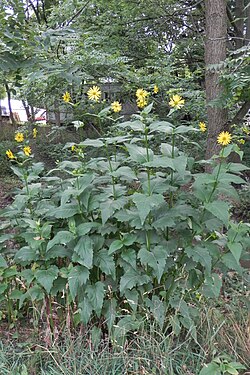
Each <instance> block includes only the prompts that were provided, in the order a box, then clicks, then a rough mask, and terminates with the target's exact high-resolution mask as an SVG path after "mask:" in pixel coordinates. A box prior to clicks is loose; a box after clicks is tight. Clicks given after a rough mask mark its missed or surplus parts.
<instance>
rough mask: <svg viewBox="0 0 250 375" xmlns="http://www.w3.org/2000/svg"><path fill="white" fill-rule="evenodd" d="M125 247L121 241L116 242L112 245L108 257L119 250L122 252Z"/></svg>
mask: <svg viewBox="0 0 250 375" xmlns="http://www.w3.org/2000/svg"><path fill="white" fill-rule="evenodd" d="M123 246H124V244H123V242H122V241H121V240H115V241H113V242H112V243H111V245H110V247H109V250H108V255H111V254H114V253H115V252H116V251H117V250H120V249H121V248H122V247H123Z"/></svg>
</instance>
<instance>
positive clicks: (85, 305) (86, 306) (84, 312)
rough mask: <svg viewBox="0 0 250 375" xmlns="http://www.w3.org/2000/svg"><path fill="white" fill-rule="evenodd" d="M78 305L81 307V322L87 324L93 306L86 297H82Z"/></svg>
mask: <svg viewBox="0 0 250 375" xmlns="http://www.w3.org/2000/svg"><path fill="white" fill-rule="evenodd" d="M79 307H80V309H81V312H80V316H81V321H82V322H83V324H88V322H89V319H90V317H91V314H92V311H93V306H92V304H91V302H90V300H89V299H88V297H84V299H83V301H82V302H80V303H79Z"/></svg>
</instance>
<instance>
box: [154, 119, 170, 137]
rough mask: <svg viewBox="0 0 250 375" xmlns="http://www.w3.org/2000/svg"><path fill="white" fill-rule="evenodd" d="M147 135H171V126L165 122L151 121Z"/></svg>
mask: <svg viewBox="0 0 250 375" xmlns="http://www.w3.org/2000/svg"><path fill="white" fill-rule="evenodd" d="M149 130H150V131H149V133H153V132H155V131H156V132H158V133H164V134H172V131H173V125H172V124H171V123H170V122H167V121H153V122H152V123H151V124H150V126H149Z"/></svg>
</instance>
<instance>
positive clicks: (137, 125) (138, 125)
mask: <svg viewBox="0 0 250 375" xmlns="http://www.w3.org/2000/svg"><path fill="white" fill-rule="evenodd" d="M117 126H118V127H119V128H123V129H127V128H130V129H132V130H134V131H141V132H144V131H145V128H146V126H145V125H144V124H143V122H141V121H140V120H135V121H125V122H122V123H120V124H118V125H117Z"/></svg>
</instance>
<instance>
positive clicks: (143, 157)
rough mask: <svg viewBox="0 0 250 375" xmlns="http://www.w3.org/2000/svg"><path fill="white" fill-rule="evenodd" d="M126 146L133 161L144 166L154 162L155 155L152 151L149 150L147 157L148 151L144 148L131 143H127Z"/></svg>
mask: <svg viewBox="0 0 250 375" xmlns="http://www.w3.org/2000/svg"><path fill="white" fill-rule="evenodd" d="M125 145H126V148H127V150H128V153H129V156H130V158H131V159H132V160H133V161H136V162H137V163H139V164H143V163H147V162H149V161H152V160H153V157H154V153H153V151H152V150H150V149H149V150H148V155H147V149H146V148H144V147H140V146H137V145H134V144H129V143H126V144H125ZM148 158H149V160H148Z"/></svg>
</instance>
